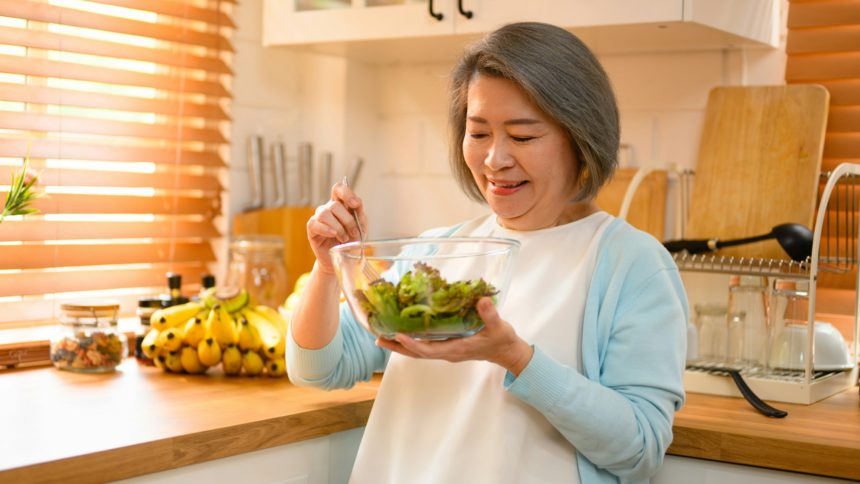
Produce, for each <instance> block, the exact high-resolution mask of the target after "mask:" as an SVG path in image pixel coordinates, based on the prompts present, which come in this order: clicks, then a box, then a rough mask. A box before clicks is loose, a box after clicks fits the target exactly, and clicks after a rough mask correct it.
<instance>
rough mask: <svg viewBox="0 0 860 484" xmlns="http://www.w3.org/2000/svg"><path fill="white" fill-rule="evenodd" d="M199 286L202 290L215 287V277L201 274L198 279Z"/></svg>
mask: <svg viewBox="0 0 860 484" xmlns="http://www.w3.org/2000/svg"><path fill="white" fill-rule="evenodd" d="M200 285H201V286H203V289H209V288H210V287H215V276H213V275H212V274H203V275H202V276H201V278H200Z"/></svg>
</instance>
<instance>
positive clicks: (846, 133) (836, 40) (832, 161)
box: [785, 0, 860, 289]
mask: <svg viewBox="0 0 860 484" xmlns="http://www.w3.org/2000/svg"><path fill="white" fill-rule="evenodd" d="M786 51H787V54H788V59H787V63H786V69H785V79H786V82H788V83H813V84H821V85H823V86H824V87H826V88H827V90H828V91H829V92H830V112H829V116H828V122H827V132H826V134H825V141H824V159H823V160H822V166H821V170H822V172H827V171H830V170H833V169H834V168H836V166H837V165H839V164H840V163H845V162H848V163H860V0H791V3H790V4H789V10H788V39H787V42H786ZM821 186H822V187H823V182H822V185H821ZM856 194H858V192H857V191H856V189H855V190H854V191H851V192H849V193H842V192H840V193H837V194H836V196H837V197H840V200H839V201H838V202H831V203H840V204H841V206H842V210H843V211H847V212H848V213H849V215H847V216H848V217H854V219H855V222H854V223H855V224H856V223H857V222H856V217H857V210H858V209H860V203H858V202H857V201H856V200H853V198H854V196H855V195H856ZM841 218H842V217H840V219H841ZM847 226H848V220H845V219H842V220H836V219H835V217H834V216H833V215H832V214H828V222H827V223H825V228H826V229H827V230H828V232H825V233H824V234H823V240H822V242H821V243H822V246H824V247H829V248H831V250H833V249H832V248H833V247H843V248H847V247H851V248H852V252H853V247H856V244H857V241H856V235H857V234H856V233H847V234H846V233H845V231H846V227H847ZM840 227H841V228H840ZM819 277H820V280H819V286H821V287H834V288H846V289H853V288H854V281H855V280H856V279H855V277H856V275H855V273H854V270H852V271H849V272H846V273H822V274H820V276H819Z"/></svg>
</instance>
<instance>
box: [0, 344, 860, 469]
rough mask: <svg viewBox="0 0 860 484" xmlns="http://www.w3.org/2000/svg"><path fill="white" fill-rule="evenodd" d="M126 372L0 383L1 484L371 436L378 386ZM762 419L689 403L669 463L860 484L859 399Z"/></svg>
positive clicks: (731, 403) (13, 375) (728, 405)
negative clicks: (677, 459) (359, 431)
mask: <svg viewBox="0 0 860 484" xmlns="http://www.w3.org/2000/svg"><path fill="white" fill-rule="evenodd" d="M120 369H121V371H120V372H118V373H116V374H108V375H82V374H75V373H70V372H64V371H58V370H55V369H53V368H37V369H29V370H18V371H7V372H2V373H0V395H2V396H3V398H2V399H0V482H15V483H25V482H36V481H38V482H61V481H62V482H103V481H107V480H115V479H122V478H127V477H132V476H136V475H141V474H146V473H151V472H157V471H162V470H167V469H172V468H176V467H180V466H184V465H189V464H194V463H199V462H204V461H207V460H212V459H218V458H222V457H228V456H231V455H236V454H241V453H245V452H250V451H253V450H258V449H263V448H269V447H274V446H278V445H283V444H287V443H290V442H296V441H300V440H305V439H310V438H314V437H319V436H323V435H326V434H330V433H333V432H339V431H342V430H348V429H351V428H355V427H360V426H363V425H364V424H365V423H366V421H367V417H368V415H369V414H370V408H371V406H372V404H373V398H374V396H375V395H376V390H377V388H378V385H379V378H378V377H377V378H376V379H374V380H373V381H371V382H369V383H363V384H359V385H356V387H355V388H353V389H351V390H337V391H333V392H325V391H321V390H316V389H308V388H299V387H296V386H294V385H292V384H291V383H289V381H287V379H286V378H282V379H271V378H227V377H223V376H221V375H219V374H211V375H205V376H192V375H168V374H164V373H162V372H161V371H160V370H157V369H155V368H150V367H142V366H138V365H137V364H136V362H135V361H134V360H128V361H126V362H125V363H123V364H122V365H121V366H120ZM775 405H776V406H778V407H779V408H784V409H786V410H788V412H789V416H788V417H787V418H785V419H782V420H775V419H769V418H766V417H763V416H761V415H759V414H758V413H756V412H755V411H754V410H753V409H752V408H751V407H750V406H749V405H747V403H746V402H745V401H743V400H741V399H739V398H729V397H718V396H710V395H700V394H689V395H688V401H687V405H686V406H685V407H684V408H683V409H682V410H681V412H679V413H678V415H677V417H676V419H675V441H674V443H673V444H672V447H671V448H670V449H669V453H670V454H675V455H680V456H689V457H696V458H703V459H712V460H717V461H724V462H732V463H740V464H750V465H756V466H761V467H770V468H775V469H783V470H790V471H797V472H807V473H812V474H820V475H826V476H833V477H842V478H851V479H860V464H858V463H860V398H858V394H857V388H856V387H855V388H853V389H850V390H847V391H845V392H843V393H841V394H839V395H835V396H833V397H831V398H829V399H827V400H824V401H823V402H819V403H817V404H815V405H811V406H804V405H789V404H775Z"/></svg>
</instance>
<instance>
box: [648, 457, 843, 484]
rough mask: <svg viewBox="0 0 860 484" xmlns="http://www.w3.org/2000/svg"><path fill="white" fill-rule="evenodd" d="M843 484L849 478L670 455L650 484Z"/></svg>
mask: <svg viewBox="0 0 860 484" xmlns="http://www.w3.org/2000/svg"><path fill="white" fill-rule="evenodd" d="M691 482H695V483H700V484H734V483H737V484H843V483H847V482H849V481H846V480H843V479H834V478H830V477H822V476H812V475H809V474H799V473H796V472H786V471H779V470H774V469H764V468H761V467H752V466H744V465H738V464H728V463H725V462H717V461H710V460H704V459H693V458H689V457H678V456H674V455H667V456H666V458H665V460H664V461H663V467H661V468H660V470H659V471H657V475H655V476H654V477H652V478H651V484H689V483H691Z"/></svg>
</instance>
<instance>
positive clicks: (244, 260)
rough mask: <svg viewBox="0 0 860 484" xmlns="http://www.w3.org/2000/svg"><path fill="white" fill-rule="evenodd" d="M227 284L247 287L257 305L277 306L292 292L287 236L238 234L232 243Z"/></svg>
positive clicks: (238, 287) (233, 286)
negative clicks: (285, 258)
mask: <svg viewBox="0 0 860 484" xmlns="http://www.w3.org/2000/svg"><path fill="white" fill-rule="evenodd" d="M229 261H230V262H229V264H228V269H227V279H226V281H225V286H226V287H228V288H233V289H242V288H244V289H247V291H248V294H249V295H250V296H251V298H252V299H253V300H254V301H256V303H257V304H264V305H266V306H270V307H278V306H280V305H281V304H283V302H284V300H285V299H286V298H287V295H288V293H289V290H288V287H287V269H286V266H285V262H284V239H283V238H281V237H278V236H276V235H253V236H244V237H237V238H235V239H234V240H233V241H232V242H230V258H229Z"/></svg>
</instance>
